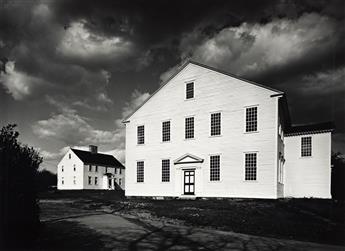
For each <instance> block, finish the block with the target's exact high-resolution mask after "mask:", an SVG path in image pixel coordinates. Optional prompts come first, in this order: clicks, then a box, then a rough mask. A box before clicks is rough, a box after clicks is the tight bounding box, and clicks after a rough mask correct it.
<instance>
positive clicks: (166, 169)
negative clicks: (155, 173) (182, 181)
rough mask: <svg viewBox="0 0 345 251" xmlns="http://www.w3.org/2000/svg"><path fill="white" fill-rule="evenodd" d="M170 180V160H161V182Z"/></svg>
mask: <svg viewBox="0 0 345 251" xmlns="http://www.w3.org/2000/svg"><path fill="white" fill-rule="evenodd" d="M169 181H170V160H168V159H163V160H162V182H169Z"/></svg>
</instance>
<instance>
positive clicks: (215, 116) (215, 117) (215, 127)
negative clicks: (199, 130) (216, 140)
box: [211, 112, 221, 136]
mask: <svg viewBox="0 0 345 251" xmlns="http://www.w3.org/2000/svg"><path fill="white" fill-rule="evenodd" d="M220 133H221V113H220V112H217V113H212V114H211V136H217V135H220Z"/></svg>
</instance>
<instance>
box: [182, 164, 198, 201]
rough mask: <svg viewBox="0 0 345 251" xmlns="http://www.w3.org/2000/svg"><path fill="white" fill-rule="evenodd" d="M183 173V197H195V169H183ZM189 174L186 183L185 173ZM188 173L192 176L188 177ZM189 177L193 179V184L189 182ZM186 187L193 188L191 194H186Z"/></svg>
mask: <svg viewBox="0 0 345 251" xmlns="http://www.w3.org/2000/svg"><path fill="white" fill-rule="evenodd" d="M182 171H183V195H195V169H184V170H182ZM187 172H189V175H188V176H187V177H189V182H188V183H186V173H187ZM190 173H193V175H190ZM190 177H193V183H191V182H190ZM186 185H187V186H188V187H189V189H188V190H189V191H190V187H191V186H193V192H186Z"/></svg>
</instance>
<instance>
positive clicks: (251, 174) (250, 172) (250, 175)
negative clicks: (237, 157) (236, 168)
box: [245, 153, 257, 180]
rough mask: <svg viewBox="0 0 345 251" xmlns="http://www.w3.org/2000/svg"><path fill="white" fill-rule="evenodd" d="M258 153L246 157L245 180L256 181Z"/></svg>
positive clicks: (248, 154)
mask: <svg viewBox="0 0 345 251" xmlns="http://www.w3.org/2000/svg"><path fill="white" fill-rule="evenodd" d="M256 159H257V158H256V153H246V155H245V180H256Z"/></svg>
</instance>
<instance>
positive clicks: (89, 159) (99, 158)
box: [71, 148, 125, 168]
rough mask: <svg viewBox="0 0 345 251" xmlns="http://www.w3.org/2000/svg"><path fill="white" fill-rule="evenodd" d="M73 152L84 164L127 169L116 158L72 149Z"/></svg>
mask: <svg viewBox="0 0 345 251" xmlns="http://www.w3.org/2000/svg"><path fill="white" fill-rule="evenodd" d="M71 150H72V151H73V152H74V153H75V154H76V155H77V156H78V158H79V159H80V160H81V161H83V162H84V164H92V165H100V166H107V167H120V168H125V167H124V166H123V165H122V164H121V163H120V162H119V161H118V160H117V159H116V158H115V157H114V156H112V155H109V154H102V153H91V152H89V151H82V150H77V149H73V148H71Z"/></svg>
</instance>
